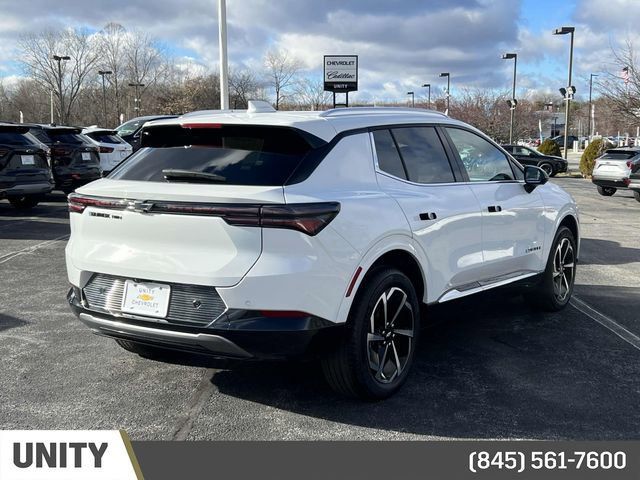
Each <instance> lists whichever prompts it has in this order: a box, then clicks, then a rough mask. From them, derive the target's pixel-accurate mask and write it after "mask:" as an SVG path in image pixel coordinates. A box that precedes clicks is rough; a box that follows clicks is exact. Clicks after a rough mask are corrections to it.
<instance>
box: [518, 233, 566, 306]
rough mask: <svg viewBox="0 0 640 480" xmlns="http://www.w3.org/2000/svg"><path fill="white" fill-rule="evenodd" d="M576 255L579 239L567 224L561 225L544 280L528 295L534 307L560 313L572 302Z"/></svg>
mask: <svg viewBox="0 0 640 480" xmlns="http://www.w3.org/2000/svg"><path fill="white" fill-rule="evenodd" d="M576 255H577V247H576V239H575V237H574V236H573V233H572V232H571V230H569V229H568V228H567V227H560V229H559V230H558V233H557V234H556V238H555V240H554V242H553V246H552V247H551V252H550V253H549V259H548V260H547V266H546V269H545V271H544V273H543V274H542V279H541V281H540V283H539V284H538V285H537V286H536V287H534V288H533V289H532V290H531V291H530V292H528V293H527V295H526V297H527V300H528V301H529V303H530V304H531V305H532V306H533V307H535V308H538V309H540V310H545V311H548V312H557V311H559V310H562V309H563V308H564V307H565V306H566V305H567V303H569V300H570V299H571V295H572V294H573V286H574V282H575V279H576V263H577V256H576Z"/></svg>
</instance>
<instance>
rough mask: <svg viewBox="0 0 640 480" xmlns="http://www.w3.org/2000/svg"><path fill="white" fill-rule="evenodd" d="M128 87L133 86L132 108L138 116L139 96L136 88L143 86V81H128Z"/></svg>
mask: <svg viewBox="0 0 640 480" xmlns="http://www.w3.org/2000/svg"><path fill="white" fill-rule="evenodd" d="M129 86H130V87H134V88H135V89H136V98H134V99H133V109H134V110H135V111H136V116H137V117H138V116H140V109H141V107H140V104H141V102H140V97H139V96H138V93H139V90H138V88H142V87H144V83H130V84H129Z"/></svg>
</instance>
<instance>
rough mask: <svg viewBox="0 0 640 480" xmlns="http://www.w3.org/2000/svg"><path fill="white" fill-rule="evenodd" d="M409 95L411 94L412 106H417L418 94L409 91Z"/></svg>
mask: <svg viewBox="0 0 640 480" xmlns="http://www.w3.org/2000/svg"><path fill="white" fill-rule="evenodd" d="M407 95H411V106H412V107H413V108H415V106H416V95H415V93H413V92H407Z"/></svg>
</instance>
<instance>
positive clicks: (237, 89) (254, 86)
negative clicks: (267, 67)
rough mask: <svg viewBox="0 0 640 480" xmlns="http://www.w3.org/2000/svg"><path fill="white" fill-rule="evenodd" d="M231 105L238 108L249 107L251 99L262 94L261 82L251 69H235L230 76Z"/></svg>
mask: <svg viewBox="0 0 640 480" xmlns="http://www.w3.org/2000/svg"><path fill="white" fill-rule="evenodd" d="M229 87H230V90H231V105H232V107H233V108H234V109H236V108H247V105H248V104H249V100H251V99H254V100H255V99H257V98H258V97H259V96H260V92H259V90H260V82H258V80H257V79H256V77H255V75H254V74H253V73H252V72H250V71H249V70H241V71H233V72H231V75H230V76H229Z"/></svg>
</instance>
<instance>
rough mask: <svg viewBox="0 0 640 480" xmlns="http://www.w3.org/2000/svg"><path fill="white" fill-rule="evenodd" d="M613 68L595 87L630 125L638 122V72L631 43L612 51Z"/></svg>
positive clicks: (639, 87) (639, 117)
mask: <svg viewBox="0 0 640 480" xmlns="http://www.w3.org/2000/svg"><path fill="white" fill-rule="evenodd" d="M613 59H614V61H613V65H614V66H613V68H612V69H611V70H613V71H611V70H610V71H608V72H605V74H604V75H602V76H601V79H600V81H599V82H598V84H597V85H598V86H597V87H596V89H597V91H599V92H600V93H601V94H602V96H604V97H605V98H606V99H607V100H608V101H609V103H610V105H611V106H612V107H613V108H614V109H615V110H616V111H617V112H618V113H619V114H621V115H623V116H624V117H625V119H626V120H627V121H629V122H632V123H636V124H637V123H638V120H640V71H638V67H640V65H639V64H638V56H637V54H636V52H635V49H634V45H633V43H632V42H631V41H630V40H628V41H627V42H626V45H625V46H624V47H623V48H621V49H619V50H614V51H613Z"/></svg>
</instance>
